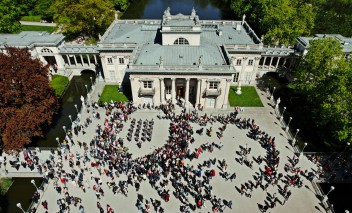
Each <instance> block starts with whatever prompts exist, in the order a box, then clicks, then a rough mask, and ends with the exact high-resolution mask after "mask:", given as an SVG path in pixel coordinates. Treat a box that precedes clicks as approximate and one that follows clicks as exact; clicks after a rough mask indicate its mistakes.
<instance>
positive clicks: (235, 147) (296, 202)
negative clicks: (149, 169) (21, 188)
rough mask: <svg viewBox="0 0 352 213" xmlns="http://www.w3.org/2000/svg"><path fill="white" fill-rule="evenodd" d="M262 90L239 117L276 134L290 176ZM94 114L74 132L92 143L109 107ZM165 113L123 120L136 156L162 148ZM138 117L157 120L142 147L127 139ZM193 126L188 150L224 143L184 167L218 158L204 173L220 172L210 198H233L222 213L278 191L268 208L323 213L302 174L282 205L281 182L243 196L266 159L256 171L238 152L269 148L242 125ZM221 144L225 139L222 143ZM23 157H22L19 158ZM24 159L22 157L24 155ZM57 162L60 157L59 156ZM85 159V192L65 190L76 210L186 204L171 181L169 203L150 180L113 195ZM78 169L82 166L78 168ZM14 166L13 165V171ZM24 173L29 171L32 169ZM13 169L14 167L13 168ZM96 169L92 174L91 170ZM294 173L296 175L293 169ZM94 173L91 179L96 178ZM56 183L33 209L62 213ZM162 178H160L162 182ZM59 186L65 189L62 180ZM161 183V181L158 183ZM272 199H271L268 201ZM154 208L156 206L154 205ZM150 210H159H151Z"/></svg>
mask: <svg viewBox="0 0 352 213" xmlns="http://www.w3.org/2000/svg"><path fill="white" fill-rule="evenodd" d="M97 87H98V89H96V90H95V92H94V94H92V100H95V99H96V100H97V96H98V95H97V90H99V85H97ZM258 93H259V94H260V98H261V100H262V102H263V105H264V107H261V108H244V111H241V112H239V114H238V116H237V117H238V118H241V119H242V118H246V119H247V118H251V119H254V121H255V123H256V124H257V125H258V126H259V128H260V130H262V131H264V132H265V133H268V135H270V136H272V137H275V138H276V139H275V141H276V148H277V150H279V151H280V155H279V157H280V159H281V161H280V164H279V166H278V172H280V173H283V174H284V175H285V174H287V173H286V172H285V171H284V165H285V164H286V163H288V159H289V158H292V157H293V155H294V151H293V150H294V149H293V147H291V146H290V145H289V143H288V139H287V136H286V133H285V132H284V131H283V130H282V128H281V126H280V125H279V124H278V123H279V122H278V120H277V118H276V117H275V116H274V114H273V113H274V110H273V109H272V108H271V107H270V106H269V105H268V100H267V98H266V94H264V93H263V92H260V91H259V92H258ZM232 111H233V110H207V111H202V112H198V113H199V114H200V115H204V114H205V113H207V115H208V116H210V115H213V116H217V115H219V114H228V113H230V112H232ZM96 112H99V114H100V115H101V118H100V119H94V118H93V119H92V121H93V122H92V123H91V124H90V125H89V126H88V127H87V128H86V129H85V131H86V134H85V135H83V134H82V132H80V133H79V134H78V136H75V135H74V134H73V135H74V136H73V140H74V141H80V142H86V143H88V144H89V142H90V141H91V140H92V139H93V136H94V134H95V130H96V126H97V125H98V124H100V125H101V126H104V121H105V110H104V109H102V108H99V109H98V110H97V111H96ZM175 112H176V114H179V113H180V112H181V109H176V111H175ZM162 114H163V113H162V112H161V111H159V110H155V109H152V110H149V109H139V110H137V111H136V112H133V113H132V114H131V115H130V119H129V120H128V121H127V122H123V124H124V127H123V129H122V131H121V133H120V135H119V137H121V138H123V139H124V146H125V147H128V152H129V153H131V154H132V159H136V158H140V157H143V156H145V155H147V154H150V153H152V152H153V151H154V150H156V149H157V148H160V147H162V146H163V145H164V144H165V143H166V140H167V139H168V137H169V130H168V128H169V126H170V122H171V121H170V120H168V119H159V118H158V116H159V115H162ZM87 117H90V118H92V114H91V111H90V113H87V111H86V110H83V111H82V115H81V120H82V121H84V120H85V119H86V118H87ZM133 118H135V119H136V120H137V121H138V120H139V119H141V120H142V121H145V120H148V121H151V120H153V121H154V125H153V132H152V137H151V141H150V142H149V141H146V142H143V143H142V144H141V148H138V146H137V144H136V142H135V140H134V139H132V141H131V142H129V141H128V140H126V136H127V130H128V129H129V128H130V125H131V120H132V119H133ZM191 126H192V127H193V130H194V134H193V136H194V139H195V140H194V143H191V144H189V149H190V150H191V151H193V150H195V149H198V148H199V147H200V146H201V145H203V144H206V143H213V142H214V143H215V144H218V145H220V144H221V143H222V144H223V147H222V148H221V149H218V148H214V150H213V152H208V151H203V152H202V153H201V154H200V156H199V157H198V158H197V159H193V160H190V159H185V162H184V165H187V164H189V165H190V166H194V168H197V167H198V165H202V164H203V162H204V161H206V160H209V159H214V158H215V159H216V161H217V162H216V163H215V164H213V165H211V166H210V167H209V168H208V167H203V172H205V170H211V169H214V170H215V171H216V175H215V177H213V178H212V179H211V180H210V185H211V186H212V196H216V197H217V198H221V199H223V200H225V201H232V209H230V208H229V207H226V208H225V210H224V212H260V209H259V205H265V200H267V199H270V196H271V195H273V194H274V193H276V194H277V198H278V202H277V205H276V207H274V208H273V209H270V210H269V211H270V212H325V210H324V208H323V207H322V205H321V201H320V200H319V199H318V198H317V193H316V192H315V190H314V187H313V185H312V184H311V182H310V181H308V180H306V179H305V178H303V177H302V180H303V186H302V187H301V188H297V187H290V190H291V191H292V196H291V197H290V198H289V199H288V200H287V202H286V203H285V204H284V205H280V204H281V203H283V201H284V198H283V197H282V196H281V195H280V193H279V191H278V189H279V186H280V187H281V188H282V187H283V186H284V183H283V182H281V181H279V183H278V185H277V186H273V185H270V186H269V187H268V189H267V191H264V190H263V189H262V188H261V187H258V188H254V189H253V192H252V193H251V195H252V196H251V198H249V197H247V196H245V195H244V194H243V195H241V193H240V192H239V189H240V188H241V184H245V183H246V182H248V181H249V180H251V181H252V182H255V180H254V179H253V176H254V175H258V174H259V171H260V170H259V169H261V170H262V171H263V170H264V165H265V162H262V163H261V165H258V163H256V162H254V163H253V167H252V169H251V168H249V167H248V166H246V165H245V164H242V165H241V164H240V163H239V162H238V161H237V160H236V159H238V158H239V155H238V154H237V153H236V152H238V151H240V150H241V149H240V146H241V147H245V146H247V147H249V148H251V150H252V151H251V152H250V154H249V155H248V159H249V160H250V161H252V159H253V158H257V157H258V156H259V155H261V156H262V157H265V156H266V149H264V148H263V147H262V146H261V145H260V143H259V142H258V141H254V140H253V139H250V138H249V137H248V136H247V133H248V132H249V129H239V128H238V127H237V126H235V125H232V124H228V125H227V128H226V130H225V131H224V134H223V137H222V138H221V139H219V138H218V137H217V136H216V134H215V133H216V132H217V129H218V128H219V127H221V124H220V123H218V122H215V123H213V124H212V125H211V124H210V123H208V124H207V126H206V127H205V128H206V129H209V128H210V127H212V129H213V131H214V134H213V135H212V137H209V136H208V135H207V134H205V131H204V134H202V135H199V134H197V133H196V130H198V129H200V128H201V126H199V125H198V124H195V123H191ZM220 142H221V143H220ZM42 153H43V158H40V159H41V160H45V158H47V155H46V156H45V154H44V151H43V152H42ZM70 153H73V154H77V153H79V154H80V156H83V154H84V150H83V148H79V146H78V145H77V144H76V145H74V146H71V148H70ZM21 157H22V156H21ZM22 158H23V157H22ZM90 159H91V162H94V159H93V158H90ZM224 159H225V160H226V162H227V164H228V167H227V172H228V173H229V174H233V173H235V174H236V178H235V179H234V180H233V181H230V180H225V178H223V177H222V176H221V175H219V174H220V173H222V170H221V166H220V164H219V162H220V161H223V160H224ZM56 160H57V158H56ZM68 162H69V161H68V160H64V161H63V169H64V170H66V172H67V173H71V168H70V167H69V163H68ZM91 162H88V163H87V167H88V169H89V171H85V173H84V174H85V175H84V181H86V180H87V182H88V184H86V185H85V186H86V188H85V190H86V192H83V190H82V189H81V188H78V186H77V185H76V184H75V183H73V182H71V181H69V182H68V183H67V184H66V185H67V190H68V191H67V192H68V193H69V195H70V196H73V197H79V198H81V199H82V202H81V203H79V204H78V205H77V207H74V206H73V205H70V209H71V212H78V210H79V206H80V205H82V206H83V207H84V209H85V212H98V211H99V210H98V208H97V202H98V201H99V202H100V204H101V206H102V207H103V208H104V209H106V208H105V207H106V205H107V204H109V205H110V206H111V207H112V209H114V210H115V212H140V210H138V209H137V207H136V203H137V197H138V194H140V195H143V197H144V203H143V204H142V205H143V209H145V208H144V205H145V204H146V199H148V200H149V201H150V199H151V198H152V199H156V200H159V201H161V207H162V208H164V209H165V212H180V206H181V205H184V204H182V203H181V202H180V200H179V199H177V198H175V196H174V194H173V193H172V192H174V188H173V186H172V184H169V185H168V186H166V189H169V190H170V195H171V197H170V200H169V202H165V201H164V200H163V198H161V197H160V196H159V195H158V193H157V191H156V190H155V189H154V188H152V187H151V185H150V184H149V183H148V181H141V183H140V190H139V191H138V192H137V191H136V189H135V188H134V187H133V186H131V185H129V186H128V193H127V196H125V195H123V194H122V193H117V194H113V192H112V190H111V189H109V187H108V185H107V182H111V178H110V177H107V176H106V175H99V173H98V171H97V169H96V168H95V167H91V166H90V163H91ZM297 166H298V167H301V170H303V171H304V170H308V171H312V169H314V170H316V168H315V165H314V164H312V163H311V162H310V161H308V159H306V158H305V157H304V156H303V157H302V158H301V159H300V162H299V163H298V165H297ZM75 169H76V170H79V169H78V168H75ZM9 170H10V169H9ZM21 170H24V168H22V167H21V168H20V171H21ZM26 171H29V170H28V169H27V170H26ZM10 172H11V171H10ZM90 172H92V174H90ZM289 174H290V175H292V174H293V173H289ZM92 177H93V179H92ZM94 177H100V178H101V179H102V185H101V187H102V189H103V191H104V196H102V197H101V199H99V200H98V199H97V198H96V195H95V191H94V190H93V189H92V188H93V185H96V183H95V182H94ZM170 177H171V175H168V177H167V178H166V177H164V176H161V180H166V179H169V180H170ZM203 177H204V175H203V176H202V177H201V178H197V179H199V180H202V179H203ZM120 180H125V181H127V176H126V175H121V176H120V177H119V178H117V177H115V179H114V181H115V183H118V182H119V181H120ZM54 181H55V180H50V182H49V184H47V185H45V188H44V191H43V192H41V193H40V194H41V198H40V201H39V202H38V204H37V205H35V206H34V207H36V208H37V212H45V209H44V208H43V206H42V205H41V202H43V201H44V200H46V201H47V203H48V212H58V211H59V206H58V205H57V204H56V203H57V200H58V199H61V198H64V197H65V195H64V193H61V194H59V193H58V192H57V191H56V190H55V188H54ZM159 182H160V181H159ZM182 182H183V183H186V182H185V180H182ZM58 185H59V186H61V187H64V184H63V183H60V181H58ZM157 186H159V183H157ZM187 197H188V201H189V203H190V204H192V205H194V204H195V199H194V198H193V197H192V196H191V195H190V194H189V195H188V196H187ZM267 202H268V201H267ZM204 204H205V206H204V207H202V208H201V209H196V210H195V212H211V211H212V204H211V202H210V201H209V200H206V201H205V203H204ZM152 209H153V208H152ZM151 212H155V211H153V210H151ZM191 212H192V211H191Z"/></svg>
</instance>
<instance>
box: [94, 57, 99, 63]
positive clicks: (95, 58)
mask: <svg viewBox="0 0 352 213" xmlns="http://www.w3.org/2000/svg"><path fill="white" fill-rule="evenodd" d="M94 63H95V64H97V63H98V61H97V56H96V55H94Z"/></svg>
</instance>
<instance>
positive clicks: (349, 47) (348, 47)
mask: <svg viewBox="0 0 352 213" xmlns="http://www.w3.org/2000/svg"><path fill="white" fill-rule="evenodd" d="M323 38H334V39H337V40H338V41H339V42H340V43H341V45H342V51H343V52H344V53H351V52H352V37H344V36H342V35H340V34H315V35H314V36H309V37H308V36H306V37H304V36H302V37H298V38H297V41H298V42H299V43H301V44H302V45H303V46H304V47H305V48H309V41H310V40H317V39H323Z"/></svg>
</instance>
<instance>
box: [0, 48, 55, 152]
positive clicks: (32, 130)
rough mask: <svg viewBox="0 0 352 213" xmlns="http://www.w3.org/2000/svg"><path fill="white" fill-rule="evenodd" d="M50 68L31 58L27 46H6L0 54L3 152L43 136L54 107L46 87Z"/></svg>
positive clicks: (1, 143) (0, 113)
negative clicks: (22, 47) (24, 47)
mask: <svg viewBox="0 0 352 213" xmlns="http://www.w3.org/2000/svg"><path fill="white" fill-rule="evenodd" d="M48 73H49V67H48V65H47V66H44V65H43V64H42V63H41V62H40V60H39V59H32V57H31V54H30V53H29V50H28V49H19V48H14V47H6V54H4V53H0V145H1V146H2V148H3V149H4V150H5V151H11V150H13V149H17V148H20V147H23V146H24V145H25V144H29V143H30V142H31V138H32V137H34V136H43V127H44V126H45V125H50V123H51V120H52V117H53V115H54V114H55V113H56V110H57V100H56V96H55V93H54V91H53V89H52V88H51V87H50V86H49V79H48Z"/></svg>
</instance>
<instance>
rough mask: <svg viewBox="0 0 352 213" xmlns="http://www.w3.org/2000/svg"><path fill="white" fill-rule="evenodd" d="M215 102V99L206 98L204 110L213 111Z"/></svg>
mask: <svg viewBox="0 0 352 213" xmlns="http://www.w3.org/2000/svg"><path fill="white" fill-rule="evenodd" d="M215 101H216V98H213V97H209V98H207V102H206V108H208V109H214V108H215Z"/></svg>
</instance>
